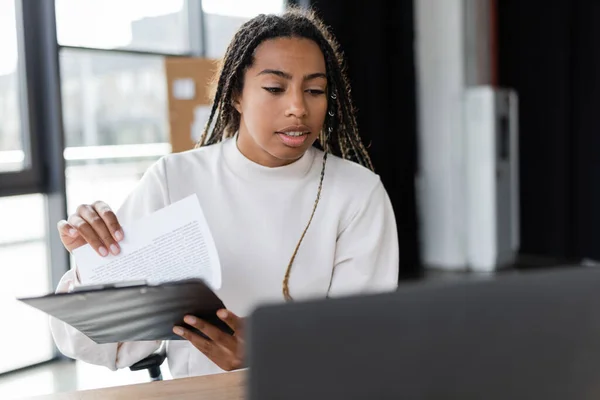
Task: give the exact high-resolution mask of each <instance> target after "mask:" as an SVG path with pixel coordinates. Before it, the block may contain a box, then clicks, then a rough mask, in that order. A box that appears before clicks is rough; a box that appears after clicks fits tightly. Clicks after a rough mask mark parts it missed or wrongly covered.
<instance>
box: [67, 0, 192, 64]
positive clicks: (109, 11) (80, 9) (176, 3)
mask: <svg viewBox="0 0 600 400" xmlns="http://www.w3.org/2000/svg"><path fill="white" fill-rule="evenodd" d="M187 19H188V16H187V8H186V7H185V1H184V0H85V1H81V0H56V29H57V35H58V43H59V44H61V45H64V46H81V47H93V48H100V49H129V50H142V51H151V52H165V53H185V52H188V51H189V38H188V33H187V32H188V29H187V26H188V22H187Z"/></svg>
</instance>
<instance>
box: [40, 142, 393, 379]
mask: <svg viewBox="0 0 600 400" xmlns="http://www.w3.org/2000/svg"><path fill="white" fill-rule="evenodd" d="M322 161H323V153H322V152H321V151H319V150H318V149H315V148H311V149H309V150H308V151H307V152H306V153H305V154H304V156H303V157H302V158H301V159H299V160H298V161H296V162H294V163H292V164H290V165H287V166H284V167H278V168H267V167H264V166H261V165H258V164H256V163H254V162H252V161H250V160H248V159H247V158H246V157H244V155H243V154H242V153H240V151H239V150H238V148H237V145H236V142H235V140H234V139H229V140H226V141H225V142H223V143H220V144H217V145H212V146H208V147H204V148H200V149H197V150H192V151H188V152H184V153H177V154H171V155H168V156H165V157H163V158H162V159H160V160H159V161H158V162H157V163H156V164H154V165H153V166H152V167H150V168H149V169H148V171H147V172H146V173H145V175H144V177H143V178H142V179H141V181H140V182H139V184H138V185H137V186H136V187H135V189H134V190H133V192H132V193H131V194H130V195H129V197H128V198H127V199H126V201H125V203H124V205H123V206H122V207H121V208H120V210H119V211H118V212H117V216H118V218H119V222H120V223H121V224H123V225H127V224H128V223H130V222H131V221H134V220H136V219H138V218H140V217H143V216H145V215H147V214H149V213H151V212H153V211H156V210H158V209H160V208H162V207H165V206H167V205H169V204H171V203H173V202H175V201H178V200H181V199H183V198H185V197H187V196H189V195H191V194H196V195H197V196H198V198H199V200H200V204H201V206H202V209H203V212H204V214H205V216H206V219H207V222H208V225H209V227H210V229H211V232H212V234H213V237H214V240H215V244H216V247H217V251H218V254H219V258H220V261H221V267H222V276H223V283H222V287H221V289H220V290H218V291H217V292H216V293H217V295H218V296H219V297H220V298H221V299H222V300H223V302H224V304H225V306H226V307H227V308H228V309H230V310H231V311H232V312H234V313H235V314H237V315H238V316H240V317H246V316H249V315H250V313H251V311H252V309H253V308H254V307H256V306H257V305H259V304H264V303H273V302H283V295H282V282H283V277H284V274H285V270H286V268H287V265H288V263H289V261H290V258H291V256H292V253H293V251H294V248H295V246H296V244H297V242H298V240H299V238H300V235H301V234H302V231H303V230H304V228H305V226H306V224H307V222H308V220H309V217H310V214H311V212H312V208H313V204H314V201H315V198H316V195H317V188H318V185H319V179H320V175H321V166H322ZM325 171H326V172H325V178H324V181H323V189H322V193H321V199H320V202H319V205H318V208H317V211H316V213H315V216H314V219H313V221H312V224H311V226H310V228H309V230H308V232H307V234H306V236H305V238H304V240H303V242H302V245H301V247H300V250H299V252H298V255H297V256H296V259H295V261H294V264H293V267H292V272H291V276H290V282H289V288H290V294H291V296H292V297H293V298H294V300H303V299H311V298H324V297H326V295H327V290H328V288H329V287H330V282H331V289H330V293H329V295H330V296H331V297H335V296H345V295H352V294H360V293H368V292H371V293H372V292H381V291H390V290H394V289H395V288H396V286H397V280H398V264H399V258H398V257H399V256H398V239H397V232H396V222H395V219H394V213H393V210H392V207H391V204H390V201H389V198H388V196H387V193H386V191H385V189H384V188H383V186H382V184H381V181H380V179H379V177H378V176H377V175H375V174H374V173H372V172H371V171H369V170H367V169H366V168H364V167H362V166H360V165H358V164H356V163H352V162H350V161H346V160H343V159H341V158H338V157H334V156H329V157H328V159H327V166H326V170H325ZM125 235H127V232H126V231H125ZM70 284H75V285H77V284H78V282H77V280H76V275H75V273H74V271H73V270H71V271H69V272H67V273H66V274H65V275H64V276H63V278H62V279H61V282H60V283H59V285H58V288H57V292H64V291H67V290H68V287H69V285H70ZM50 326H51V331H52V334H53V337H54V340H55V342H56V344H57V346H58V348H59V349H60V351H61V352H62V353H64V354H65V355H66V356H68V357H71V358H75V359H79V360H82V361H85V362H88V363H91V364H97V365H104V366H106V367H108V368H110V369H113V370H115V369H117V368H124V367H128V366H130V365H132V364H134V363H135V362H137V361H139V360H141V359H143V358H144V357H146V356H148V355H149V354H151V353H152V352H154V351H155V350H156V349H157V348H158V347H159V345H160V342H127V343H122V344H121V345H119V346H118V345H117V343H114V344H102V345H98V344H96V343H94V342H93V341H92V340H91V339H89V338H88V337H86V336H85V335H83V334H82V333H81V332H79V331H77V330H76V329H74V328H73V327H71V326H69V325H67V324H65V323H63V322H61V321H59V320H56V319H54V318H51V319H50ZM167 360H168V362H169V368H170V371H171V374H172V375H173V377H175V378H179V377H186V376H193V375H205V374H212V373H219V372H223V371H222V370H221V369H220V368H219V367H217V366H216V365H215V364H214V363H213V362H212V361H210V360H209V359H208V358H206V357H205V356H204V355H203V354H202V353H201V352H200V351H198V350H197V349H196V348H195V347H193V346H192V345H191V344H190V343H189V342H187V341H182V340H180V341H170V342H168V343H167Z"/></svg>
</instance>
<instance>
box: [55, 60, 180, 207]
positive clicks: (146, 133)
mask: <svg viewBox="0 0 600 400" xmlns="http://www.w3.org/2000/svg"><path fill="white" fill-rule="evenodd" d="M60 63H61V76H62V96H63V121H64V127H65V142H66V149H65V153H64V154H65V160H66V179H67V203H68V208H69V212H74V210H75V208H76V207H77V205H79V204H82V203H91V202H94V201H96V200H103V201H106V202H107V203H108V204H109V205H110V206H111V207H113V208H114V209H117V208H118V207H119V206H120V205H121V203H122V202H123V200H124V199H125V197H126V196H127V194H128V193H129V192H130V191H131V190H132V189H133V186H134V185H135V183H136V182H137V181H138V180H139V179H140V177H141V175H142V174H143V173H144V171H145V170H146V169H147V168H148V167H149V166H150V165H151V163H152V162H154V161H156V160H157V159H158V158H159V157H160V156H162V155H164V154H168V153H169V152H170V151H171V146H170V144H169V138H168V129H169V128H168V114H167V113H168V106H167V87H166V78H165V71H164V60H163V58H162V57H156V56H143V55H124V54H114V53H110V52H106V53H99V52H91V51H85V50H72V49H64V50H63V51H61V56H60Z"/></svg>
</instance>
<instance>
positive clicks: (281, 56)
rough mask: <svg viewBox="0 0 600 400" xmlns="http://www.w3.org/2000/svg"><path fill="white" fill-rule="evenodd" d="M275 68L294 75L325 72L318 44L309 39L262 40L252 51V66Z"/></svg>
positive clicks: (258, 68)
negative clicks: (296, 73)
mask: <svg viewBox="0 0 600 400" xmlns="http://www.w3.org/2000/svg"><path fill="white" fill-rule="evenodd" d="M251 69H254V70H257V71H262V70H264V69H277V70H281V71H285V72H289V73H291V74H292V75H295V74H294V72H298V73H299V74H310V73H316V72H323V73H325V72H326V70H325V58H324V57H323V53H322V52H321V49H320V48H319V46H318V45H317V44H316V43H315V42H313V41H312V40H309V39H303V38H277V39H269V40H266V41H264V42H262V43H261V44H260V45H259V46H258V47H257V48H256V51H255V52H254V63H253V65H252V68H251Z"/></svg>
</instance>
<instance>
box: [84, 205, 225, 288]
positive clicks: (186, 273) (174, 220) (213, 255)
mask: <svg viewBox="0 0 600 400" xmlns="http://www.w3.org/2000/svg"><path fill="white" fill-rule="evenodd" d="M123 232H124V236H125V237H124V239H123V240H122V241H121V242H119V245H120V246H121V253H120V254H119V255H117V256H114V255H112V254H111V255H108V256H107V257H101V256H100V255H98V253H96V251H95V250H94V249H93V248H92V247H91V246H90V245H85V246H82V247H80V248H78V249H76V250H74V251H73V256H74V258H75V262H76V264H77V268H78V270H79V277H80V279H81V283H82V284H84V285H94V284H101V283H117V282H126V281H139V280H145V281H147V282H148V283H150V284H156V283H162V282H168V281H177V280H182V279H189V278H201V279H204V280H205V281H206V283H207V284H208V285H209V286H210V287H211V288H212V289H213V290H217V289H219V288H220V287H221V265H220V262H219V256H218V254H217V249H216V247H215V243H214V240H213V237H212V235H211V233H210V230H209V228H208V224H207V222H206V219H205V217H204V214H203V212H202V209H201V207H200V203H199V201H198V197H197V196H196V195H192V196H189V197H186V198H185V199H183V200H180V201H178V202H176V203H173V204H171V205H169V206H167V207H165V208H163V209H161V210H158V211H156V212H154V213H152V214H150V215H148V216H146V217H144V218H142V219H140V220H138V221H135V222H133V223H131V224H129V225H128V226H123Z"/></svg>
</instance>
